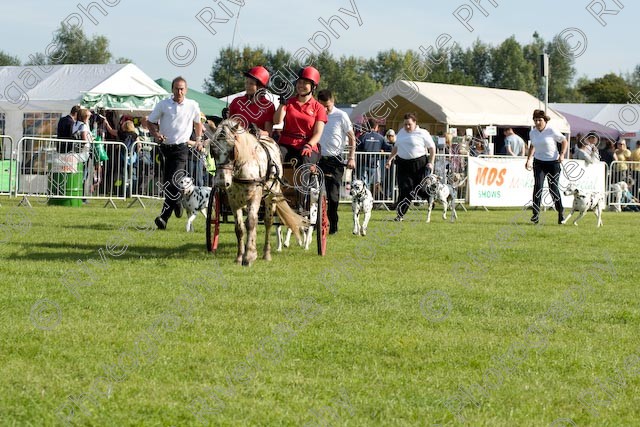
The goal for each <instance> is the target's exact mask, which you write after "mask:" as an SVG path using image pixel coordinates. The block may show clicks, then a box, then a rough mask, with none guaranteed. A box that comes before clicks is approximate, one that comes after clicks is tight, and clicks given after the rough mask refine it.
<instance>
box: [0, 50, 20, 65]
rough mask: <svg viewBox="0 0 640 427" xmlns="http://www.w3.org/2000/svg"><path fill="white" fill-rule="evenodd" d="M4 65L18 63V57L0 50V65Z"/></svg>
mask: <svg viewBox="0 0 640 427" xmlns="http://www.w3.org/2000/svg"><path fill="white" fill-rule="evenodd" d="M5 65H20V59H18V57H17V56H12V55H9V54H8V53H4V51H2V50H0V66H5Z"/></svg>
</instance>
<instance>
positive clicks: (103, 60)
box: [46, 25, 112, 64]
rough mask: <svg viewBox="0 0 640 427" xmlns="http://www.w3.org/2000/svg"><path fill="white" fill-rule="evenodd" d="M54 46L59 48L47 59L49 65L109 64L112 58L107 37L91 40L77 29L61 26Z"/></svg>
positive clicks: (55, 35) (54, 39)
mask: <svg viewBox="0 0 640 427" xmlns="http://www.w3.org/2000/svg"><path fill="white" fill-rule="evenodd" d="M52 44H53V45H55V46H56V47H57V48H56V50H55V51H53V52H51V54H50V55H49V56H48V57H47V58H46V59H47V64H108V63H109V61H111V58H112V55H111V52H109V40H108V39H107V38H106V37H105V36H94V37H92V38H91V39H89V38H87V36H86V35H85V34H84V31H83V30H82V29H81V28H77V27H68V26H65V25H60V28H58V30H56V32H55V33H54V36H53V41H52Z"/></svg>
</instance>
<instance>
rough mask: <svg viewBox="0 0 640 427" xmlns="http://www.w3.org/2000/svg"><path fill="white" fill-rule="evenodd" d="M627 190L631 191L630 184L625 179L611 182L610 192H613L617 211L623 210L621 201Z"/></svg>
mask: <svg viewBox="0 0 640 427" xmlns="http://www.w3.org/2000/svg"><path fill="white" fill-rule="evenodd" d="M627 191H629V185H628V184H627V183H626V182H624V181H620V182H616V183H615V184H611V188H610V189H609V193H611V194H613V208H614V210H615V211H616V212H621V211H622V206H621V205H620V203H621V202H622V195H623V194H624V193H625V192H627Z"/></svg>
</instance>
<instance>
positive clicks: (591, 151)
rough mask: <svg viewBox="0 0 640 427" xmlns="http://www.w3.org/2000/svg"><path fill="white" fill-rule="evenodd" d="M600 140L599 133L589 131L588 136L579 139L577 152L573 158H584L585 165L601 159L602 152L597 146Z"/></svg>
mask: <svg viewBox="0 0 640 427" xmlns="http://www.w3.org/2000/svg"><path fill="white" fill-rule="evenodd" d="M597 141H598V136H597V134H595V133H593V132H589V133H588V134H587V136H585V137H584V138H582V139H579V140H578V142H577V144H576V152H575V153H574V155H573V158H574V159H576V160H584V163H585V165H587V166H589V165H590V164H592V163H597V162H599V161H600V154H599V153H598V149H597V147H596V143H597Z"/></svg>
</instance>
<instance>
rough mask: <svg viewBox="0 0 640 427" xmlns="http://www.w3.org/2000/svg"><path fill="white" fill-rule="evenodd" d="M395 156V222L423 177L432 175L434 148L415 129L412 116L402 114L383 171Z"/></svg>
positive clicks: (422, 131) (425, 134)
mask: <svg viewBox="0 0 640 427" xmlns="http://www.w3.org/2000/svg"><path fill="white" fill-rule="evenodd" d="M427 154H428V155H429V156H428V157H427ZM396 157H397V160H396V176H397V179H396V182H397V183H398V189H399V193H400V194H399V195H398V204H397V205H396V210H397V214H398V215H397V216H396V218H395V220H396V221H402V220H403V219H404V215H405V213H406V212H407V210H408V209H409V205H410V204H411V201H412V200H413V199H414V198H415V197H414V196H415V191H416V190H418V189H419V184H420V183H421V182H422V179H423V178H424V176H425V174H429V173H431V172H433V165H434V162H435V158H436V145H435V144H434V143H433V138H432V137H431V134H429V132H427V131H426V130H425V129H421V128H420V127H419V126H418V124H417V123H416V115H415V114H414V113H407V114H405V115H404V127H403V128H402V129H401V130H400V132H398V136H397V140H396V143H395V145H394V146H393V149H392V150H391V155H390V156H389V159H388V160H387V163H386V165H385V166H386V168H390V167H391V163H392V162H393V161H394V159H395V158H396Z"/></svg>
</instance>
